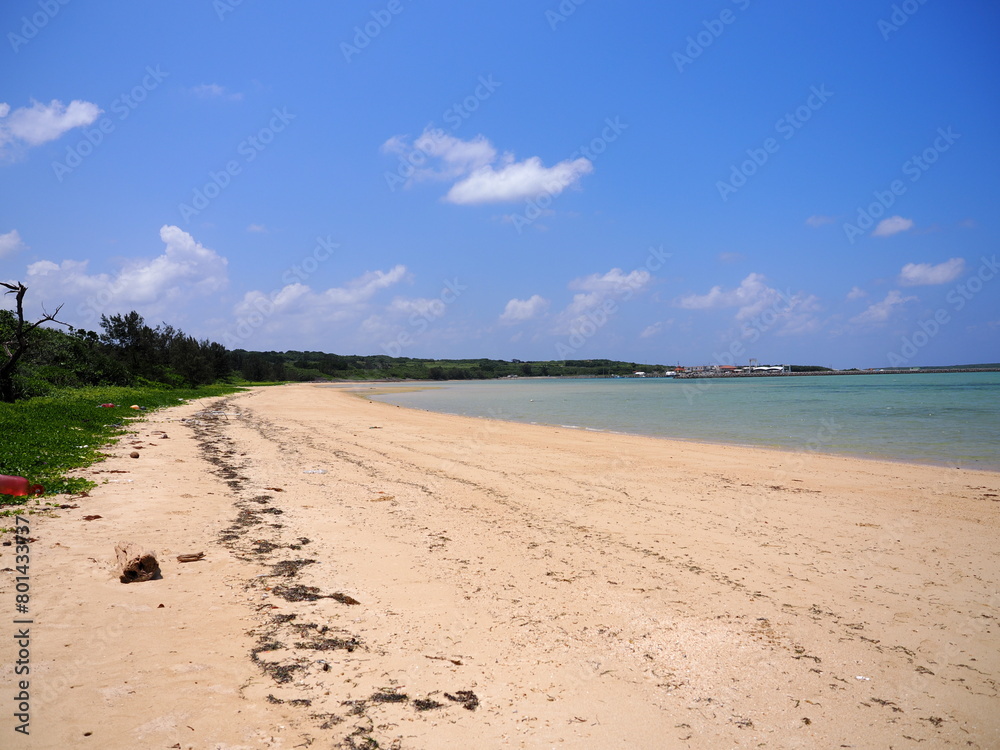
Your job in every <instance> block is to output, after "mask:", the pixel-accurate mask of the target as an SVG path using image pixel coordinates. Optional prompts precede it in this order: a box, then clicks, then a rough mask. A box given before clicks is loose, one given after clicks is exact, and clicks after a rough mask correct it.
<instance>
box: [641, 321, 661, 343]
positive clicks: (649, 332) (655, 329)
mask: <svg viewBox="0 0 1000 750" xmlns="http://www.w3.org/2000/svg"><path fill="white" fill-rule="evenodd" d="M662 330H663V323H662V322H657V323H653V324H652V325H648V326H646V327H645V328H644V329H643V331H642V333H640V334H639V338H641V339H648V338H649V337H651V336H655V335H656V334H658V333H659V332H660V331H662Z"/></svg>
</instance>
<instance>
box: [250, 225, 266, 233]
mask: <svg viewBox="0 0 1000 750" xmlns="http://www.w3.org/2000/svg"><path fill="white" fill-rule="evenodd" d="M247 231H248V232H257V233H260V234H266V233H267V227H265V226H264V225H263V224H251V225H250V226H248V227H247Z"/></svg>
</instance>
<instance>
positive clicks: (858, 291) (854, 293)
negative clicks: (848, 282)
mask: <svg viewBox="0 0 1000 750" xmlns="http://www.w3.org/2000/svg"><path fill="white" fill-rule="evenodd" d="M867 296H868V292H866V291H865V290H864V289H862V288H861V287H859V286H852V287H851V291H849V292H848V293H847V300H848V302H850V301H851V300H856V299H861V298H862V297H867Z"/></svg>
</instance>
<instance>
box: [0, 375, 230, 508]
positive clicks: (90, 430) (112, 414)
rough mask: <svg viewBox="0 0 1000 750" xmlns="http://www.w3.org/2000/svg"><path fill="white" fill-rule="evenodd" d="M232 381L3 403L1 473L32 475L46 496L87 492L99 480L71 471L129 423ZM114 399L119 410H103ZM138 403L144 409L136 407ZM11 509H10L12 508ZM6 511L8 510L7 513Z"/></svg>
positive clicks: (83, 391) (94, 457)
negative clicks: (72, 473)
mask: <svg viewBox="0 0 1000 750" xmlns="http://www.w3.org/2000/svg"><path fill="white" fill-rule="evenodd" d="M239 390H240V388H239V387H237V386H233V385H210V386H202V387H199V388H152V387H146V388H123V387H92V388H76V389H64V390H59V391H57V392H55V393H53V394H51V395H49V396H40V397H37V398H32V399H26V400H23V401H18V402H16V403H13V404H8V403H0V435H2V436H3V439H2V440H0V474H11V475H15V476H23V477H27V478H28V479H29V480H30V481H31V483H32V484H41V485H42V486H43V487H44V488H45V494H46V495H55V494H60V493H69V494H72V493H79V492H85V491H86V490H88V489H90V488H91V487H93V486H94V482H93V481H91V480H89V479H85V478H82V477H68V476H66V474H67V472H69V471H71V470H73V469H78V468H81V467H85V466H90V465H91V464H93V463H95V462H97V461H100V460H101V459H102V454H101V451H102V448H103V447H104V446H106V445H108V444H109V443H114V442H115V440H116V438H117V436H119V435H121V434H122V433H123V432H124V431H125V429H126V427H127V426H128V423H129V422H131V421H134V420H136V419H142V416H143V415H144V414H146V413H148V412H149V411H151V410H154V409H159V408H163V407H167V406H177V405H178V404H181V403H183V402H185V401H187V400H190V399H197V398H205V397H213V396H222V395H226V394H229V393H235V392H237V391H239ZM106 403H113V404H115V407H114V408H101V406H100V405H101V404H106ZM133 404H135V405H137V406H141V407H144V409H143V410H134V409H131V408H130V407H131V406H132V405H133ZM26 500H27V498H23V497H22V498H15V497H9V496H5V495H0V507H4V506H6V507H9V506H11V505H22V504H24V502H26ZM8 513H9V511H8ZM6 514H7V513H4V515H6Z"/></svg>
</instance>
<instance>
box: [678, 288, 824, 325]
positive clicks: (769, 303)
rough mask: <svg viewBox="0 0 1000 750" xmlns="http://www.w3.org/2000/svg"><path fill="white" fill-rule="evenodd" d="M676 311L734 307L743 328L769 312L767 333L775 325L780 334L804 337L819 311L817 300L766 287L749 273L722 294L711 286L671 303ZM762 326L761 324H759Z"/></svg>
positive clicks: (736, 317) (721, 291)
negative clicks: (705, 291)
mask: <svg viewBox="0 0 1000 750" xmlns="http://www.w3.org/2000/svg"><path fill="white" fill-rule="evenodd" d="M674 305H675V306H676V307H680V308H683V309H686V310H712V309H725V308H732V307H735V308H737V309H736V315H735V319H736V321H737V322H739V323H741V324H743V325H744V326H750V327H751V328H752V327H753V325H756V323H755V319H756V318H757V317H758V316H761V318H762V319H763V318H764V317H765V316H764V313H766V312H768V311H770V315H768V316H766V317H768V318H773V320H772V321H771V322H770V323H767V328H768V329H770V328H771V327H772V326H774V325H775V324H776V323H777V322H778V321H781V327H780V328H779V329H777V330H776V332H777V333H781V334H796V333H806V332H809V331H813V330H816V328H818V326H819V321H818V320H817V319H816V318H815V317H814V316H813V315H812V313H814V312H816V311H817V310H819V299H818V298H817V297H816V296H815V295H812V294H805V293H804V292H798V293H796V294H792V293H791V292H781V291H779V290H778V289H775V288H774V287H771V286H768V285H767V283H766V277H765V276H764V275H763V274H759V273H751V274H749V275H748V276H747V277H746V278H744V279H743V281H741V282H740V285H739V286H738V287H735V288H733V289H729V290H724V289H723V288H722V287H721V286H713V287H712V288H711V289H709V290H708V292H707V293H706V294H688V295H685V296H683V297H681V298H679V299H678V300H676V301H675V302H674ZM762 324H763V323H762Z"/></svg>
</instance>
